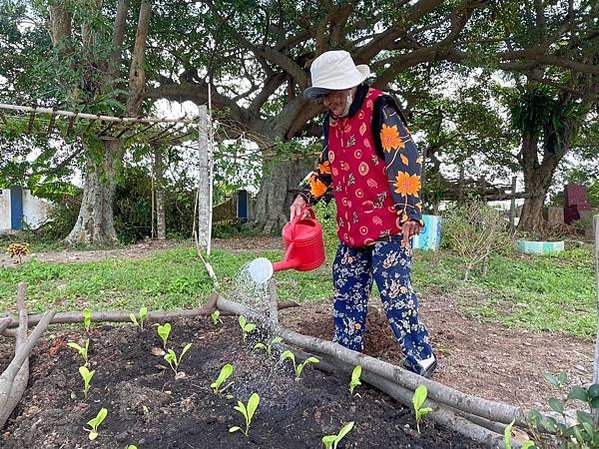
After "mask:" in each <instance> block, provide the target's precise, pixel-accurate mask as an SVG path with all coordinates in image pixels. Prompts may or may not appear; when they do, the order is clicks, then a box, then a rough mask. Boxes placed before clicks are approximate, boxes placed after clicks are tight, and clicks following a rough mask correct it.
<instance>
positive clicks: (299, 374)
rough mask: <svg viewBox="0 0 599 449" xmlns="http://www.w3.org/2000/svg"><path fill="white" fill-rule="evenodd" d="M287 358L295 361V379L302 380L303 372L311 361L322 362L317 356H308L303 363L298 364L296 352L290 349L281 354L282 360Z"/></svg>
mask: <svg viewBox="0 0 599 449" xmlns="http://www.w3.org/2000/svg"><path fill="white" fill-rule="evenodd" d="M287 359H289V360H291V362H292V363H293V370H294V371H295V380H300V378H301V377H302V372H303V371H304V368H305V367H306V366H307V365H309V364H311V363H320V360H318V359H317V358H316V357H308V358H307V359H306V360H304V361H303V362H302V363H300V364H297V363H296V361H295V354H294V353H293V352H291V351H290V350H286V351H283V353H282V354H281V361H285V360H287Z"/></svg>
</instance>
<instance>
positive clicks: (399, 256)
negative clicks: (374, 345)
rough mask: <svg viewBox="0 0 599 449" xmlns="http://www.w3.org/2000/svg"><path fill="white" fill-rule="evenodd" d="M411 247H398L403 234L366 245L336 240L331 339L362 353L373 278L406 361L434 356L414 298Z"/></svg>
mask: <svg viewBox="0 0 599 449" xmlns="http://www.w3.org/2000/svg"><path fill="white" fill-rule="evenodd" d="M411 262H412V257H411V249H409V248H408V249H406V248H404V247H403V246H402V245H401V236H395V237H392V238H391V239H389V240H386V241H380V242H377V243H376V244H374V245H372V246H368V247H366V248H351V247H349V246H346V245H345V244H344V243H340V245H339V249H338V250H337V256H336V257H335V262H334V264H333V282H334V290H335V293H334V321H335V336H334V338H333V341H335V342H337V343H339V344H341V345H343V346H345V347H347V348H349V349H353V350H354V351H359V352H362V350H363V347H364V332H365V330H366V314H367V312H368V297H369V294H370V291H371V289H372V281H373V279H374V280H375V281H376V283H377V286H378V289H379V292H380V294H381V301H382V303H383V309H384V310H385V313H386V314H387V318H388V319H389V323H390V324H391V329H392V330H393V333H394V334H395V337H396V338H397V340H398V341H399V344H400V345H401V349H402V350H403V352H404V355H405V356H406V359H407V361H408V362H409V363H410V364H412V365H413V364H415V363H416V362H417V361H418V360H422V359H426V358H428V357H430V356H431V355H432V348H431V345H430V343H429V338H428V332H427V330H426V328H425V327H424V325H423V324H422V323H421V322H419V320H418V298H417V297H416V293H414V290H413V289H412V283H411V281H410V273H411Z"/></svg>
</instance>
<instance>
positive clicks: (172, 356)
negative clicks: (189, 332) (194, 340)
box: [164, 343, 191, 374]
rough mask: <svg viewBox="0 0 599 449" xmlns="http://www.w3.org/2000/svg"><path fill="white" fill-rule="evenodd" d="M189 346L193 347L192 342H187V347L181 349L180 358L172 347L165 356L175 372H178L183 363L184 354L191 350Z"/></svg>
mask: <svg viewBox="0 0 599 449" xmlns="http://www.w3.org/2000/svg"><path fill="white" fill-rule="evenodd" d="M189 348H191V343H187V344H186V345H185V347H184V348H183V351H181V355H180V356H179V357H178V358H177V354H176V353H175V351H173V350H172V349H169V350H168V352H167V354H166V355H165V356H164V360H166V361H167V362H168V364H169V365H170V366H171V369H172V370H173V371H174V372H175V374H177V373H178V372H179V365H180V364H181V359H182V358H183V355H184V354H185V353H186V352H187V351H189Z"/></svg>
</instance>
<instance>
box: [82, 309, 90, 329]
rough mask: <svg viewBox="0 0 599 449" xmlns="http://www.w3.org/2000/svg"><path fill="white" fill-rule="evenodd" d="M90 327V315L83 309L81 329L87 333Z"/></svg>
mask: <svg viewBox="0 0 599 449" xmlns="http://www.w3.org/2000/svg"><path fill="white" fill-rule="evenodd" d="M91 325H92V313H91V312H90V311H89V309H83V327H84V328H85V330H86V331H88V332H89V329H90V327H91Z"/></svg>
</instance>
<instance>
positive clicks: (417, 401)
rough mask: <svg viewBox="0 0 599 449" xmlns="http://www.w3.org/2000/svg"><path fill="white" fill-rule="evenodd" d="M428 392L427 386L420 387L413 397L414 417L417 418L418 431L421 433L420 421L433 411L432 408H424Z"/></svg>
mask: <svg viewBox="0 0 599 449" xmlns="http://www.w3.org/2000/svg"><path fill="white" fill-rule="evenodd" d="M427 394H428V390H427V389H426V386H425V385H418V386H417V387H416V390H414V395H413V396H412V406H413V407H414V416H415V418H416V429H417V430H418V433H420V421H421V420H422V418H423V417H424V416H425V415H428V414H429V413H430V412H432V411H433V409H432V408H430V407H422V406H423V405H424V402H425V401H426V395H427Z"/></svg>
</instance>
